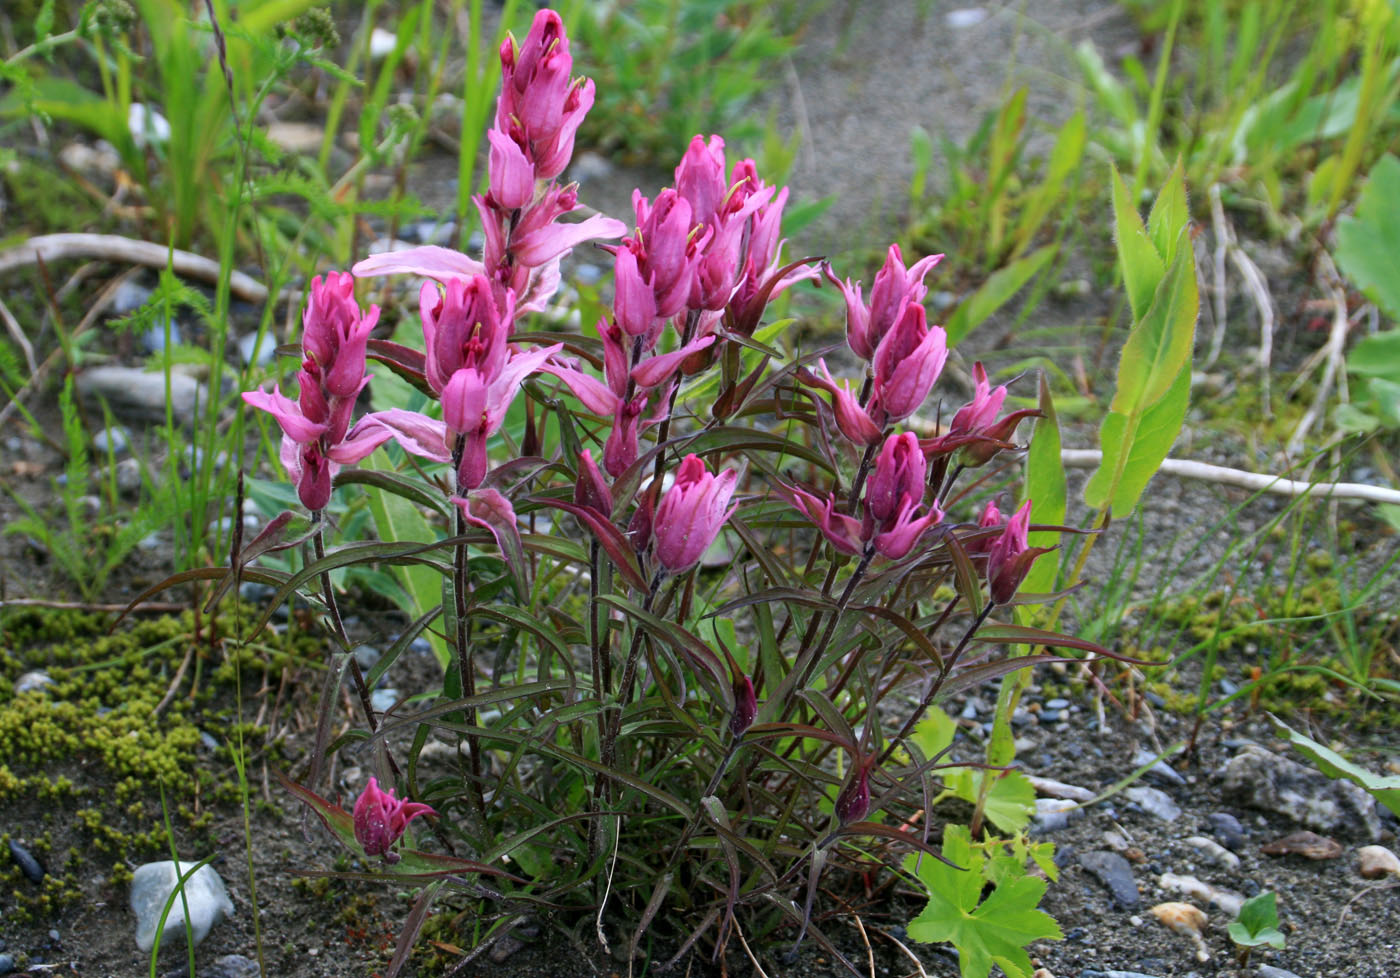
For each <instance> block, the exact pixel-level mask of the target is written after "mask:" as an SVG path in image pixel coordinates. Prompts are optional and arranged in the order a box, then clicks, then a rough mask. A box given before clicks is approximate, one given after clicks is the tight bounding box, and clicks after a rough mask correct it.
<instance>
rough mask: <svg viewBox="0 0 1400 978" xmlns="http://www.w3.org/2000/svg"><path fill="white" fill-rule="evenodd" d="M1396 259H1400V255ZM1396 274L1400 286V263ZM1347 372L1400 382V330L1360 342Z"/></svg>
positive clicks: (1353, 348)
mask: <svg viewBox="0 0 1400 978" xmlns="http://www.w3.org/2000/svg"><path fill="white" fill-rule="evenodd" d="M1397 213H1400V210H1397ZM1396 258H1397V259H1400V254H1397V255H1396ZM1395 274H1396V276H1397V282H1396V284H1397V285H1400V262H1397V266H1396V270H1395ZM1347 371H1348V372H1350V373H1354V374H1357V375H1359V376H1362V377H1386V378H1389V379H1391V380H1400V329H1388V330H1386V331H1385V332H1384V333H1377V334H1376V335H1374V336H1367V337H1365V338H1364V339H1362V340H1360V341H1359V342H1358V343H1357V344H1356V345H1355V346H1354V347H1352V348H1351V352H1350V353H1348V354H1347Z"/></svg>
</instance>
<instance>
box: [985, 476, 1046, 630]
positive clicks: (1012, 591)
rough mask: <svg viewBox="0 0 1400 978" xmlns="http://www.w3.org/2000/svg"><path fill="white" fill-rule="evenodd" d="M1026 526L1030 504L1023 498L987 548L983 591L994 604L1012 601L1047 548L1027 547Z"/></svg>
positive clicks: (1029, 515) (1027, 526) (1028, 525)
mask: <svg viewBox="0 0 1400 978" xmlns="http://www.w3.org/2000/svg"><path fill="white" fill-rule="evenodd" d="M984 515H986V514H984ZM1030 525H1031V501H1030V500H1029V499H1027V500H1026V501H1025V502H1024V503H1022V504H1021V508H1020V509H1018V510H1016V513H1015V515H1014V516H1012V517H1011V519H1010V520H1009V521H1008V522H1007V524H1006V529H1004V530H1002V533H1001V536H999V537H997V538H996V539H995V540H993V541H992V544H991V546H990V547H988V548H987V589H988V591H989V593H990V595H991V599H992V602H993V603H994V604H1006V603H1007V602H1008V601H1010V600H1011V599H1012V598H1014V597H1015V596H1016V589H1017V588H1019V587H1020V586H1021V582H1022V581H1024V580H1025V579H1026V575H1027V574H1029V573H1030V572H1031V565H1032V564H1034V563H1035V559H1036V558H1037V557H1039V556H1040V555H1041V554H1043V553H1049V551H1050V549H1051V548H1047V547H1032V546H1031V545H1030V541H1029V532H1030Z"/></svg>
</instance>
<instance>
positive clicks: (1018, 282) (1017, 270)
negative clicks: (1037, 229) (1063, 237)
mask: <svg viewBox="0 0 1400 978" xmlns="http://www.w3.org/2000/svg"><path fill="white" fill-rule="evenodd" d="M1056 250H1058V246H1057V245H1053V244H1049V245H1046V246H1045V247H1043V248H1038V249H1036V250H1035V251H1032V252H1031V253H1030V254H1029V255H1026V256H1025V257H1024V258H1018V259H1017V260H1016V261H1014V262H1012V263H1011V264H1010V265H1007V266H1006V267H1005V268H1002V269H998V270H997V271H996V272H994V273H992V275H991V277H989V278H988V279H987V281H985V282H983V283H982V286H981V288H979V289H978V290H977V291H976V292H974V293H972V295H970V296H968V298H966V299H964V300H963V302H962V304H961V305H959V306H958V308H957V309H955V310H954V311H953V315H952V316H950V317H949V318H948V322H947V324H946V325H945V326H944V329H946V330H947V331H948V345H949V346H950V347H951V346H956V345H957V344H958V341H960V340H962V339H963V338H964V337H965V336H967V334H968V333H971V332H972V331H973V330H974V329H976V328H977V327H978V326H980V325H982V324H983V323H984V322H986V321H987V320H988V319H989V318H990V317H991V315H992V313H994V312H996V311H997V310H998V309H1000V308H1001V307H1002V306H1004V305H1006V303H1007V302H1009V301H1010V300H1011V297H1012V296H1014V295H1015V294H1016V293H1017V292H1019V291H1021V289H1022V288H1023V287H1024V286H1025V284H1026V283H1027V282H1029V281H1030V280H1031V279H1033V278H1034V277H1035V276H1036V274H1037V273H1039V272H1040V270H1041V269H1043V268H1044V267H1045V266H1046V265H1048V264H1049V263H1050V259H1052V258H1054V257H1055V252H1056Z"/></svg>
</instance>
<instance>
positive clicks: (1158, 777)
mask: <svg viewBox="0 0 1400 978" xmlns="http://www.w3.org/2000/svg"><path fill="white" fill-rule="evenodd" d="M1156 757H1157V755H1156V754H1154V753H1152V752H1151V751H1146V750H1140V751H1138V752H1137V753H1136V754H1134V755H1133V767H1142V766H1143V765H1144V764H1148V763H1151V764H1152V766H1151V767H1150V768H1148V769H1147V774H1146V777H1148V778H1151V779H1152V780H1153V781H1156V782H1157V783H1158V784H1172V785H1183V784H1185V783H1186V779H1185V778H1183V777H1182V776H1181V775H1180V774H1178V773H1177V772H1176V768H1174V767H1172V766H1171V765H1170V764H1168V763H1167V762H1166V761H1164V760H1156V761H1155V762H1154V759H1155V758H1156Z"/></svg>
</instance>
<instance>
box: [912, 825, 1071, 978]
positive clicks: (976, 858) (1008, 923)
mask: <svg viewBox="0 0 1400 978" xmlns="http://www.w3.org/2000/svg"><path fill="white" fill-rule="evenodd" d="M942 851H943V859H942V860H938V859H935V858H933V857H931V856H927V855H910V856H906V857H905V860H904V869H905V872H907V873H910V874H911V875H913V876H915V877H917V879H918V880H919V882H920V883H922V884H923V890H924V892H925V893H927V895H928V905H927V906H925V907H924V909H923V911H922V912H921V913H920V914H919V915H918V916H917V917H915V918H914V919H913V920H911V921H910V922H909V936H910V937H912V938H913V939H914V940H916V941H923V942H926V943H933V942H938V941H947V942H949V943H951V944H953V946H954V947H956V948H957V949H958V967H959V969H960V972H961V975H962V978H987V976H988V975H990V974H991V971H992V968H993V967H999V968H1001V970H1002V971H1003V972H1005V973H1006V975H1007V978H1030V974H1031V960H1030V955H1028V954H1027V953H1026V950H1025V948H1026V945H1028V944H1030V943H1031V942H1033V941H1038V940H1059V939H1061V938H1062V937H1063V936H1064V935H1063V934H1061V932H1060V928H1059V925H1058V924H1056V923H1055V921H1054V919H1053V918H1051V917H1050V915H1049V914H1047V913H1045V911H1043V910H1040V909H1038V905H1039V903H1040V899H1041V897H1043V896H1044V895H1045V888H1046V882H1045V880H1044V879H1041V878H1038V877H1036V876H1033V875H1031V874H1030V873H1029V872H1028V870H1027V861H1028V860H1032V861H1034V863H1035V865H1036V866H1038V867H1039V868H1040V870H1041V871H1042V872H1043V873H1045V874H1046V876H1047V877H1049V878H1050V879H1055V878H1056V870H1055V864H1054V861H1053V859H1051V858H1050V857H1049V853H1048V852H1047V851H1046V850H1045V849H1044V847H1032V846H1029V845H1028V844H1027V843H1026V842H1025V840H1024V837H1018V838H1017V839H1016V840H1014V841H1013V842H1011V843H1005V842H1003V841H1001V840H995V839H994V840H989V841H986V842H982V843H974V842H973V841H972V835H971V833H970V832H969V831H968V829H967V827H966V826H962V825H947V826H945V827H944V829H943V850H942ZM988 886H990V887H991V891H990V892H989V893H987V895H986V896H985V898H984V897H983V893H984V891H985V890H986V888H987V887H988Z"/></svg>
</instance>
